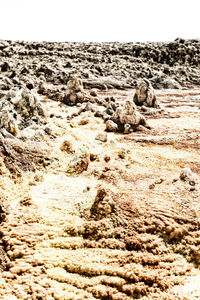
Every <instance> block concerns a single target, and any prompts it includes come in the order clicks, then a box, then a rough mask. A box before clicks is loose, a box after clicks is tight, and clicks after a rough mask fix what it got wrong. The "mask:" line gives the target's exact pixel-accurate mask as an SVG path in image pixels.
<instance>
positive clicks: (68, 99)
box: [62, 78, 89, 105]
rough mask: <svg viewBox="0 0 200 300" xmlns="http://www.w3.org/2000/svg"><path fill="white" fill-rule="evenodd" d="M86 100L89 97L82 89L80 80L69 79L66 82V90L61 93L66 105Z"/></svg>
mask: <svg viewBox="0 0 200 300" xmlns="http://www.w3.org/2000/svg"><path fill="white" fill-rule="evenodd" d="M88 100H89V97H88V96H87V95H86V93H85V92H84V90H83V84H82V81H81V80H80V79H77V78H73V79H70V80H69V81H68V83H67V90H66V92H65V93H64V95H63V98H62V102H64V103H65V104H67V105H76V104H77V103H82V102H86V101H88Z"/></svg>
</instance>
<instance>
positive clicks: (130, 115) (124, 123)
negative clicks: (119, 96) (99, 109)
mask: <svg viewBox="0 0 200 300" xmlns="http://www.w3.org/2000/svg"><path fill="white" fill-rule="evenodd" d="M111 120H112V121H113V122H114V123H116V124H117V125H118V131H122V132H124V133H130V132H132V131H134V130H137V128H138V127H139V126H140V125H142V126H144V127H147V128H150V127H149V125H148V124H147V123H146V119H145V117H144V116H143V115H141V114H140V113H139V112H138V111H137V108H136V105H135V104H134V103H133V102H132V101H130V100H127V101H126V102H125V103H124V105H123V106H122V107H118V108H117V109H116V112H115V113H114V114H113V116H112V117H111Z"/></svg>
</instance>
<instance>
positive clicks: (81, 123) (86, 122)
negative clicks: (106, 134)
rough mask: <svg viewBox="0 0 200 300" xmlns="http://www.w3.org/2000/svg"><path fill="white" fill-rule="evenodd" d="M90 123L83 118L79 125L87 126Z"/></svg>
mask: <svg viewBox="0 0 200 300" xmlns="http://www.w3.org/2000/svg"><path fill="white" fill-rule="evenodd" d="M89 122H90V120H89V119H88V118H83V119H81V120H80V121H79V122H78V125H87V124H88V123H89Z"/></svg>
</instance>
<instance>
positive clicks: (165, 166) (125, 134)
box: [0, 39, 200, 300]
mask: <svg viewBox="0 0 200 300" xmlns="http://www.w3.org/2000/svg"><path fill="white" fill-rule="evenodd" d="M177 49H178V50H177ZM175 52H176V55H175ZM91 53H92V55H91ZM147 54H148V55H149V56H148V57H147V56H146V55H147ZM198 54H199V41H198V40H193V41H185V40H181V39H179V40H176V41H174V42H173V43H165V44H164V43H149V44H141V43H136V44H131V43H128V44H124V45H123V44H120V43H105V44H95V43H94V44H92V43H91V44H78V43H77V44H76V43H28V42H11V41H0V58H1V60H0V61H1V63H0V70H1V83H0V98H1V99H0V191H1V193H0V220H1V225H0V235H1V239H0V240H1V244H0V269H1V272H0V298H1V299H8V300H10V299H11V300H12V299H13V300H15V299H16V300H17V299H19V300H21V299H24V300H25V299H38V300H39V299H42V300H43V299H46V300H50V299H59V300H70V299H77V300H78V299H79V300H82V299H91V300H92V299H113V300H114V299H115V300H126V299H142V300H145V299H162V300H165V299H166V300H168V299H172V300H177V299H180V300H192V299H200V288H199V284H198V283H199V280H200V279H199V278H200V269H199V266H200V169H199V166H200V153H199V149H200V139H199V132H200V122H199V119H200V86H199V76H200V75H199V74H200V73H199V55H198ZM174 55H175V56H174ZM131 59H132V60H131ZM46 62H47V63H46ZM122 62H123V63H122ZM122 65H123V66H124V67H123V68H121V66H122ZM98 66H99V68H98ZM128 66H129V67H130V68H129V67H128ZM131 66H132V68H133V70H132V69H131ZM134 66H135V68H136V67H138V69H137V68H136V69H137V71H134V70H135V69H134ZM139 66H140V69H139ZM161 66H162V68H161ZM66 68H67V70H66ZM94 69H95V70H96V71H94ZM108 69H109V71H108ZM148 69H149V70H150V71H149V72H151V75H152V76H151V75H150V73H148V72H147V70H148ZM131 70H132V71H133V72H132V71H131ZM167 70H168V71H167ZM62 72H63V73H62ZM123 72H124V73H123ZM139 72H140V73H139ZM184 72H186V73H187V74H186V73H184ZM190 72H191V73H190ZM13 73H15V75H14V74H13ZM94 73H95V76H94ZM161 73H162V74H161ZM117 74H118V75H117ZM126 74H128V75H127V76H126ZM148 74H149V75H148ZM189 74H191V75H189ZM156 76H157V77H156ZM188 76H189V77H188ZM158 77H159V78H160V79H159V80H158ZM155 78H157V79H155ZM14 79H15V80H14ZM144 79H145V80H146V79H147V81H145V80H144ZM161 79H162V80H164V82H165V84H166V82H168V85H165V84H163V81H162V80H161ZM141 80H144V82H147V83H148V84H147V85H148V92H149V94H148V95H149V96H148V97H149V98H148V97H147V98H145V99H143V96H141V95H143V94H142V92H141V93H140V91H139V92H137V91H138V86H140V85H138V82H140V83H141ZM156 80H157V81H156ZM158 83H159V84H160V85H156V84H158ZM1 84H2V86H1ZM173 84H174V85H176V86H174V85H173ZM171 85H172V86H171ZM144 90H145V92H146V89H144ZM136 94H137V99H136V100H137V101H135V103H134V99H135V98H136V96H135V95H136ZM145 95H146V94H145ZM143 100H144V101H143ZM140 102H141V103H140ZM143 104H144V105H143Z"/></svg>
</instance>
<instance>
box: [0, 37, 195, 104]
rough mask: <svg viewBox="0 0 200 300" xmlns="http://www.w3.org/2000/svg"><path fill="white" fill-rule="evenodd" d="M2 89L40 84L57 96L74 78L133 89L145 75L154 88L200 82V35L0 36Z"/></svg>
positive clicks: (92, 84)
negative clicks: (145, 39)
mask: <svg viewBox="0 0 200 300" xmlns="http://www.w3.org/2000/svg"><path fill="white" fill-rule="evenodd" d="M0 70H1V77H0V90H9V89H10V88H11V87H13V86H15V87H16V86H17V87H25V86H26V87H28V88H29V89H32V88H37V89H38V91H39V92H40V93H41V94H44V95H47V96H49V97H51V96H52V98H54V99H57V98H59V94H60V92H62V91H63V90H65V86H66V83H67V82H68V80H69V78H71V77H73V76H77V77H78V78H81V79H82V80H83V84H84V87H86V88H92V87H96V88H100V89H107V88H117V89H125V88H133V87H135V84H136V81H137V80H138V79H140V78H147V79H150V80H151V82H152V84H153V87H154V88H162V87H164V88H174V87H175V88H179V87H193V86H195V85H199V83H200V40H183V39H177V40H175V41H173V42H166V43H162V42H159V43H118V42H110V43H68V42H66V43H55V42H24V41H17V42H14V41H0Z"/></svg>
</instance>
